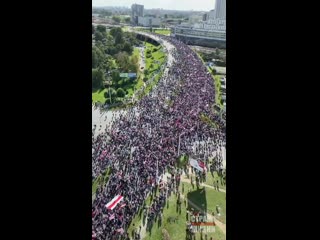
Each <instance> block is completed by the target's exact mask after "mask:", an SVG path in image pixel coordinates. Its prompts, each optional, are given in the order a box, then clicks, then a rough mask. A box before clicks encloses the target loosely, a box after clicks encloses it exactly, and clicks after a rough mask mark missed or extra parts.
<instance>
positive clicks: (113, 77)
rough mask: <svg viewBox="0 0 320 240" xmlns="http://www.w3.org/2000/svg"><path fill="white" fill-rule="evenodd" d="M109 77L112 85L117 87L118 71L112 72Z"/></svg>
mask: <svg viewBox="0 0 320 240" xmlns="http://www.w3.org/2000/svg"><path fill="white" fill-rule="evenodd" d="M111 77H112V83H113V84H114V85H116V86H117V85H118V82H119V80H120V73H119V71H113V72H112V73H111Z"/></svg>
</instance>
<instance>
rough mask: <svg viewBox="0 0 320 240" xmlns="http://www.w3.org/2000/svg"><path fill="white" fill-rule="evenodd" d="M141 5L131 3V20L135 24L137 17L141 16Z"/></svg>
mask: <svg viewBox="0 0 320 240" xmlns="http://www.w3.org/2000/svg"><path fill="white" fill-rule="evenodd" d="M143 8H144V6H143V5H139V4H132V6H131V22H132V23H133V24H135V25H137V24H138V17H143Z"/></svg>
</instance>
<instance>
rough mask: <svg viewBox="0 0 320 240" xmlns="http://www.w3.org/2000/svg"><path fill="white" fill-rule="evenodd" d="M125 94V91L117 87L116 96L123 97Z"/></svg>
mask: <svg viewBox="0 0 320 240" xmlns="http://www.w3.org/2000/svg"><path fill="white" fill-rule="evenodd" d="M125 95H126V92H125V91H124V90H123V89H122V88H118V89H117V96H118V97H124V96H125Z"/></svg>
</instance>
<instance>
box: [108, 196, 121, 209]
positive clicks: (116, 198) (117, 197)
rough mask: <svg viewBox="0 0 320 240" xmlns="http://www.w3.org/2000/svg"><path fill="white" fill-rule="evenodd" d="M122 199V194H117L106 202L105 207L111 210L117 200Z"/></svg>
mask: <svg viewBox="0 0 320 240" xmlns="http://www.w3.org/2000/svg"><path fill="white" fill-rule="evenodd" d="M122 199H123V196H120V195H117V196H115V197H114V198H113V199H112V200H111V201H110V202H108V203H107V205H106V208H108V209H109V210H113V209H114V208H115V207H116V206H117V204H118V203H119V202H121V201H122Z"/></svg>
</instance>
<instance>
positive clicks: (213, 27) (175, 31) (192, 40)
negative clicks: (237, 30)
mask: <svg viewBox="0 0 320 240" xmlns="http://www.w3.org/2000/svg"><path fill="white" fill-rule="evenodd" d="M171 35H172V36H173V37H175V38H177V39H179V40H181V41H183V42H185V43H186V44H189V45H198V46H204V47H218V48H225V47H226V21H225V20H221V19H209V20H208V21H206V22H200V23H196V24H186V23H184V24H180V25H177V26H174V27H173V28H172V29H171Z"/></svg>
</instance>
